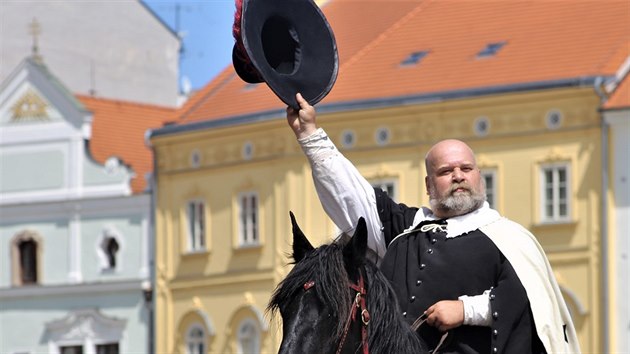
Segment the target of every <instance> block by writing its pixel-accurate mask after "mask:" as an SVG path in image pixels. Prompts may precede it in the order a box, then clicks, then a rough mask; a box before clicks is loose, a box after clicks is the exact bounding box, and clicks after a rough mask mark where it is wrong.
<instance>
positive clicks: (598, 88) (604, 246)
mask: <svg viewBox="0 0 630 354" xmlns="http://www.w3.org/2000/svg"><path fill="white" fill-rule="evenodd" d="M603 83H604V79H603V78H602V77H601V76H599V77H597V78H596V79H595V82H594V83H593V86H594V89H595V93H596V94H597V95H598V96H599V99H600V106H602V105H603V104H604V103H605V102H606V99H607V97H606V93H605V92H604V91H603V89H602V85H603ZM600 113H601V110H600ZM600 129H601V140H602V146H601V148H602V155H601V159H602V176H601V177H602V185H601V188H602V197H601V229H600V230H601V260H602V332H603V333H602V335H603V338H604V346H603V352H604V353H608V349H609V347H610V346H609V340H610V335H609V324H608V319H609V315H608V311H609V308H610V304H609V301H608V296H609V289H608V284H609V281H608V277H609V274H608V168H609V165H608V159H609V153H608V143H609V142H608V139H609V136H608V124H606V120H605V119H604V118H603V116H601V114H600Z"/></svg>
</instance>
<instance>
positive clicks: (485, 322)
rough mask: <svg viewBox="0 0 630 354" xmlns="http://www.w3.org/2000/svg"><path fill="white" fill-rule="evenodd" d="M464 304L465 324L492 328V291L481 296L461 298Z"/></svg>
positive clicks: (487, 291)
mask: <svg viewBox="0 0 630 354" xmlns="http://www.w3.org/2000/svg"><path fill="white" fill-rule="evenodd" d="M459 300H462V302H463V303H464V324H465V325H471V326H490V325H492V318H491V317H490V290H486V291H484V292H483V294H481V295H476V296H467V295H462V296H460V297H459Z"/></svg>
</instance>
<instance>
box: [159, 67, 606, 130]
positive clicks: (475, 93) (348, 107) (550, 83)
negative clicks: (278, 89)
mask: <svg viewBox="0 0 630 354" xmlns="http://www.w3.org/2000/svg"><path fill="white" fill-rule="evenodd" d="M598 77H600V76H583V77H575V78H568V79H560V80H547V81H537V82H526V83H518V84H510V85H498V86H486V87H477V88H472V89H462V90H453V91H443V92H434V93H427V94H420V95H406V96H397V97H386V98H376V99H366V100H355V101H345V102H334V103H328V104H321V105H318V106H317V112H318V113H319V114H322V113H337V112H343V111H353V110H360V109H375V108H386V107H393V106H409V105H419V104H427V103H434V102H441V101H447V100H453V99H462V98H471V97H479V96H487V95H493V94H498V93H514V92H525V91H539V90H549V89H557V88H566V87H588V86H593V84H594V83H595V80H596V79H597V78H598ZM600 78H601V77H600ZM285 112H286V110H285V109H284V108H283V109H274V110H268V111H262V112H256V113H249V114H243V115H236V116H227V117H223V118H219V119H212V120H205V121H198V122H192V123H186V124H173V125H169V126H165V127H162V128H158V129H155V130H151V132H150V133H149V140H150V139H152V138H154V137H158V136H164V135H174V134H181V133H188V132H192V131H197V130H204V129H215V128H223V127H228V126H236V125H242V124H249V123H254V122H262V121H267V120H271V119H275V118H278V117H279V116H281V115H283V114H284V113H285Z"/></svg>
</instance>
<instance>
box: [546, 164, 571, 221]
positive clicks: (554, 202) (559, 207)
mask: <svg viewBox="0 0 630 354" xmlns="http://www.w3.org/2000/svg"><path fill="white" fill-rule="evenodd" d="M540 185H541V187H542V190H541V194H542V198H541V199H542V206H541V211H542V221H544V222H558V221H568V220H569V208H570V205H571V204H570V203H571V200H570V195H569V165H568V164H553V165H546V166H543V167H542V168H541V183H540Z"/></svg>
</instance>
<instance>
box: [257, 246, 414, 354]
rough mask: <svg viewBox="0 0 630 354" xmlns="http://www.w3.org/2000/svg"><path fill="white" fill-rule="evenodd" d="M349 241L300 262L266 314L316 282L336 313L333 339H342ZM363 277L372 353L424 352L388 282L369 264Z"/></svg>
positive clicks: (347, 292)
mask: <svg viewBox="0 0 630 354" xmlns="http://www.w3.org/2000/svg"><path fill="white" fill-rule="evenodd" d="M349 239H350V237H349V236H348V235H342V236H341V237H339V238H338V239H337V240H338V241H335V242H332V243H330V244H325V245H322V246H320V247H318V248H316V249H315V250H313V251H312V252H310V253H309V254H308V255H306V256H305V257H304V258H303V259H302V260H301V261H300V262H297V263H295V267H294V268H293V270H292V271H291V272H290V273H289V275H288V276H287V277H286V278H285V279H284V280H282V281H281V282H280V284H279V285H278V287H277V288H276V290H275V291H274V293H273V295H272V297H271V300H270V302H269V306H268V311H270V312H271V313H272V314H274V313H275V312H277V311H278V310H279V308H280V306H282V305H283V304H287V303H289V302H290V301H291V299H293V298H294V297H295V296H296V294H297V292H299V291H304V284H305V283H306V282H308V281H314V282H315V290H316V294H317V297H318V299H319V300H320V301H321V302H322V303H325V304H328V305H329V306H330V307H331V308H333V309H335V310H334V311H333V312H334V313H331V314H330V315H331V316H333V317H334V319H335V321H334V323H335V324H336V325H335V328H334V329H333V334H334V336H335V338H341V336H342V335H343V331H344V325H345V322H346V319H347V318H348V315H349V312H350V306H349V304H350V301H352V300H351V298H352V299H353V298H354V290H351V289H350V286H349V285H350V280H349V276H348V272H347V271H346V268H345V265H344V256H343V247H344V245H345V243H346V242H347V241H348V240H349ZM361 267H362V268H363V274H364V276H365V282H366V285H365V286H366V289H367V299H366V300H367V308H368V311H369V313H370V323H369V325H368V343H369V348H370V352H372V353H422V352H425V348H424V345H423V344H422V341H421V340H420V338H419V337H418V336H417V335H416V334H415V333H414V332H413V331H412V330H411V328H410V326H409V325H408V324H407V323H406V322H405V321H404V320H403V319H402V317H401V316H400V307H399V306H398V300H397V297H396V294H395V292H394V290H393V289H392V287H391V286H390V285H389V281H388V280H387V279H386V278H385V276H384V275H383V273H382V272H381V271H380V270H379V269H378V267H377V266H376V264H374V263H373V262H371V261H370V260H367V259H366V261H365V265H362V266H361Z"/></svg>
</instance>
